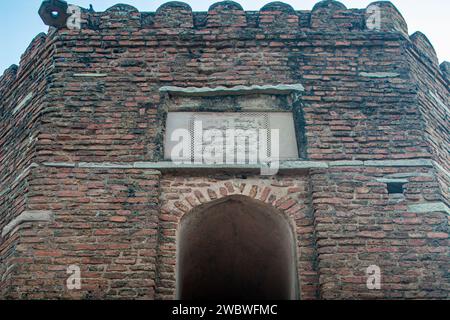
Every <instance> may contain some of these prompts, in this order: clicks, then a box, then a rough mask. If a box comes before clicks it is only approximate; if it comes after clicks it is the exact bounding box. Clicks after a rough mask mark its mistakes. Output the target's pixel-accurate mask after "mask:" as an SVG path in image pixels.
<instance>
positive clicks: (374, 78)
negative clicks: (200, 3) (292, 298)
mask: <svg viewBox="0 0 450 320" xmlns="http://www.w3.org/2000/svg"><path fill="white" fill-rule="evenodd" d="M323 4H324V3H321V4H319V5H318V6H316V7H315V8H314V9H313V10H312V12H307V11H301V12H298V11H294V10H293V9H292V8H290V7H289V6H287V5H278V4H277V5H270V6H266V7H265V8H264V9H262V10H261V12H244V11H242V8H240V6H239V5H237V4H234V3H229V2H227V3H222V4H221V5H216V6H214V7H213V8H212V9H211V10H210V12H209V13H192V12H191V10H190V8H188V7H186V6H178V5H177V6H174V4H172V5H170V4H169V5H165V6H163V7H161V8H160V9H159V10H158V11H157V12H156V13H144V12H138V11H137V10H136V9H134V8H133V7H130V6H126V5H118V6H114V7H112V8H110V9H109V10H107V11H106V12H101V13H88V12H87V11H84V12H83V16H84V18H85V19H86V20H87V23H85V24H83V27H82V29H81V30H68V29H61V30H54V29H51V32H50V33H49V35H48V36H47V37H44V36H39V37H38V38H36V40H34V41H33V43H32V45H31V46H30V49H29V50H27V52H26V54H25V55H24V57H23V58H22V61H21V64H20V67H19V68H18V70H16V68H14V67H13V68H10V69H9V70H8V71H7V72H6V73H5V75H4V76H3V77H2V78H0V97H1V108H0V110H1V134H0V145H1V152H0V159H1V161H0V177H1V188H2V189H1V190H0V227H1V228H2V229H4V227H5V226H6V225H8V224H9V223H10V222H11V221H12V220H13V219H14V218H15V217H17V216H18V215H19V214H20V213H21V212H23V211H25V210H50V211H51V212H52V221H48V222H32V223H31V222H26V223H22V224H20V225H19V226H18V229H17V230H15V231H13V232H11V233H9V234H8V235H6V236H4V237H3V238H2V239H1V240H0V254H1V259H2V263H1V264H0V265H1V267H0V277H1V279H2V280H1V283H0V294H1V296H2V297H8V298H43V297H47V298H59V297H64V298H148V299H152V298H160V299H167V298H173V296H174V288H175V283H174V281H175V279H174V276H175V271H174V268H175V263H176V261H175V260H174V259H175V256H174V244H175V238H174V236H175V230H176V227H177V221H178V220H177V219H178V218H179V214H181V213H180V208H177V209H174V208H172V209H173V210H172V209H171V210H169V212H166V211H167V208H166V207H165V205H167V204H168V203H169V202H170V201H169V197H173V198H175V197H179V198H180V201H185V202H186V201H188V202H189V199H190V197H192V192H191V191H192V190H194V189H195V188H191V187H190V186H189V188H191V189H192V190H191V191H189V192H188V191H185V189H184V188H183V186H184V185H186V184H189V183H191V182H192V181H194V183H204V184H208V186H210V187H211V188H219V189H218V191H217V190H216V194H217V195H218V196H219V195H220V186H221V187H222V188H225V189H227V186H226V185H225V182H227V181H228V182H230V183H231V184H232V185H233V186H232V188H233V190H235V191H236V192H238V191H237V189H236V187H237V186H236V183H238V181H239V180H238V179H236V178H234V176H233V175H231V176H229V177H228V178H227V180H218V178H217V177H215V175H216V174H217V173H213V176H212V177H211V176H209V175H207V174H206V173H205V174H199V173H195V174H193V173H179V174H178V175H177V174H173V173H166V172H162V173H160V172H154V171H152V170H146V169H136V168H133V164H132V162H136V161H149V162H151V161H157V160H160V159H161V152H160V148H159V145H158V143H159V141H161V134H162V132H163V127H164V122H163V119H164V116H163V115H162V114H161V112H162V107H161V103H162V96H161V94H160V92H159V88H161V87H162V86H167V85H172V86H179V87H188V86H195V87H205V86H208V87H215V86H219V85H221V86H227V87H230V86H236V85H255V84H259V85H266V84H272V85H275V84H297V83H301V84H302V85H303V86H304V87H305V92H303V94H302V96H301V98H300V101H301V105H300V104H299V105H298V106H297V107H301V108H303V114H304V118H305V133H306V154H307V159H306V160H309V161H335V160H345V161H357V160H358V161H359V162H353V163H352V164H348V165H346V164H345V163H344V164H341V166H340V167H330V168H328V169H320V170H319V169H314V170H308V169H305V170H301V174H299V173H298V172H297V173H292V172H291V171H288V173H287V174H284V175H279V176H277V177H275V178H274V181H276V182H277V183H279V184H280V185H279V186H272V189H277V190H279V192H280V195H282V198H283V197H285V196H288V195H289V196H290V197H293V200H294V201H295V204H293V206H292V207H290V208H287V209H286V210H287V211H286V213H287V214H288V215H291V216H292V219H293V223H294V225H295V226H296V230H297V233H298V258H299V268H298V271H299V279H300V287H301V296H302V298H306V299H314V298H326V299H342V298H443V297H444V298H445V297H448V294H449V276H448V266H449V260H448V257H449V254H448V253H449V252H448V234H449V224H448V213H445V212H444V211H443V209H442V208H441V209H437V210H438V211H430V210H431V209H430V210H428V211H427V212H421V211H420V210H419V209H412V208H414V207H411V206H412V205H417V204H424V203H425V204H433V203H436V202H439V203H441V202H447V203H448V186H449V179H448V170H449V168H448V160H449V159H448V156H447V155H448V153H446V150H447V149H448V143H449V138H448V130H446V126H445V121H446V118H445V114H444V110H443V108H442V105H441V104H439V102H438V101H436V99H434V98H433V97H430V96H429V95H427V90H426V89H424V88H425V87H429V88H432V91H433V92H436V93H437V96H438V97H439V98H440V99H441V100H442V102H443V103H444V104H447V105H448V83H447V85H446V84H445V83H444V82H443V81H444V80H443V78H442V74H441V71H440V70H439V67H438V66H437V64H436V61H435V59H436V58H435V57H434V56H433V51H432V50H430V48H429V47H428V45H427V42H426V41H424V40H423V38H422V37H420V36H417V35H416V36H414V37H411V38H410V37H408V35H407V27H406V23H405V22H404V20H403V18H402V17H401V15H400V14H399V13H398V12H397V11H396V9H395V8H393V6H392V5H390V4H389V3H384V4H382V13H383V15H382V22H383V23H382V25H381V30H379V31H377V30H368V29H367V27H366V25H365V16H366V13H365V10H356V9H352V10H347V9H345V8H344V7H342V6H341V5H339V4H337V3H336V2H331V4H330V5H327V6H324V5H323ZM422 56H423V57H422ZM424 57H425V58H424ZM30 92H33V97H32V99H31V100H29V101H28V102H27V103H26V104H24V105H23V106H22V108H21V109H20V110H19V112H17V113H15V114H13V110H14V109H15V108H16V107H17V106H20V105H21V102H22V101H23V99H24V98H26V96H27V95H28V94H29V93H30ZM408 159H410V160H414V159H432V160H434V161H436V163H438V164H439V167H437V166H436V167H435V168H433V167H431V166H430V165H428V162H427V165H425V164H424V165H415V166H413V167H410V166H406V165H405V163H404V162H402V163H401V164H399V163H397V164H392V163H391V164H390V165H388V166H386V163H384V164H383V163H376V164H371V165H369V164H367V163H363V162H362V161H370V160H408ZM46 162H64V164H63V165H61V164H60V165H51V164H50V165H49V164H47V165H45V163H46ZM81 162H91V163H94V162H120V164H119V165H116V166H115V167H114V168H109V169H107V168H104V167H103V168H98V167H95V166H93V167H89V168H88V167H86V166H84V167H83V166H81V167H80V163H81ZM32 163H37V164H38V166H37V167H32V168H30V170H26V168H28V167H29V166H30V165H31V164H32ZM441 167H442V168H444V170H441V169H439V168H441ZM445 170H447V173H446V172H445ZM160 175H162V178H161V179H162V180H161V186H160V185H159V179H160ZM386 177H387V178H388V179H392V177H394V178H395V179H397V178H398V177H402V179H404V178H405V177H406V179H407V180H408V182H407V184H406V185H405V188H406V191H405V194H404V196H403V197H394V196H391V195H388V194H387V189H386V182H380V179H386ZM252 179H254V180H253V182H252V185H253V184H254V185H255V186H257V188H256V191H255V192H256V193H255V194H254V196H255V197H256V198H258V197H261V196H262V193H263V190H264V189H263V188H262V186H263V185H264V183H265V182H267V181H266V180H265V179H263V178H262V177H257V176H252ZM382 181H383V180H382ZM222 184H223V185H222ZM285 185H286V186H285ZM205 187H206V186H205ZM189 188H188V189H189ZM296 188H299V189H298V190H297V189H296ZM290 189H291V191H292V190H294V189H295V190H296V191H295V192H292V194H291V192H290V191H289V190H290ZM4 190H6V191H5V193H2V191H4ZM247 191H248V195H250V196H253V193H254V191H251V189H250V190H247ZM247 191H246V192H247ZM226 192H228V191H226ZM239 192H240V191H239ZM250 192H252V193H250ZM186 196H187V198H186V199H185V197H186ZM194 196H195V192H194ZM204 196H205V197H206V196H207V195H206V194H204ZM208 197H210V196H209V195H208ZM172 200H175V199H172ZM266 200H267V199H266ZM277 200H279V197H277ZM194 201H195V198H194ZM267 201H268V202H271V203H272V204H273V205H275V206H277V204H276V203H274V201H275V199H272V200H267ZM283 203H284V202H283ZM288 203H289V202H288ZM289 204H290V203H289ZM190 205H191V204H190ZM280 205H283V204H282V203H280ZM286 205H288V204H286ZM191 206H192V205H191ZM293 208H297V209H295V210H294V209H293ZM416 208H417V207H416ZM289 210H291V211H295V212H290V211H289ZM414 210H418V211H414ZM158 230H159V231H158ZM158 239H159V241H158ZM69 264H76V265H78V264H79V265H80V267H81V269H82V270H81V271H82V274H83V280H82V281H83V288H82V290H78V291H77V290H75V291H69V290H67V288H66V286H65V280H66V279H67V277H68V275H67V274H66V269H67V266H68V265H69ZM370 264H376V265H379V266H380V267H381V268H382V272H383V280H382V283H383V284H382V290H380V291H370V290H367V288H366V285H365V281H366V276H365V268H367V266H368V265H370Z"/></svg>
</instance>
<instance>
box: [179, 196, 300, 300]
mask: <svg viewBox="0 0 450 320" xmlns="http://www.w3.org/2000/svg"><path fill="white" fill-rule="evenodd" d="M177 251H178V252H177V256H178V258H177V298H179V299H187V300H196V299H208V300H211V299H246V300H247V299H279V300H288V299H296V298H297V297H298V290H297V288H298V283H297V272H296V254H295V240H294V236H293V232H292V230H291V227H290V225H289V223H288V221H287V219H286V218H285V216H284V215H283V214H282V213H281V212H279V211H278V210H276V209H275V208H273V207H271V206H269V205H267V204H265V203H263V202H261V201H257V200H254V199H252V198H249V197H245V196H240V195H233V196H229V197H225V198H222V199H219V200H216V201H213V202H210V203H208V204H204V205H201V206H198V207H196V208H194V209H193V210H192V211H191V212H189V213H188V214H186V215H185V216H184V217H183V218H182V219H181V223H180V227H179V232H178V246H177Z"/></svg>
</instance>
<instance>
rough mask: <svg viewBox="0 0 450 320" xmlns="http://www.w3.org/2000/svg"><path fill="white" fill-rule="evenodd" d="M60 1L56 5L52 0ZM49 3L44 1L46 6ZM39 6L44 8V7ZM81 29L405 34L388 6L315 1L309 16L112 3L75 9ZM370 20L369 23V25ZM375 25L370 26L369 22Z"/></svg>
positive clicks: (227, 4) (279, 9)
mask: <svg viewBox="0 0 450 320" xmlns="http://www.w3.org/2000/svg"><path fill="white" fill-rule="evenodd" d="M54 1H57V2H58V1H61V0H54ZM47 2H48V1H45V2H44V4H45V3H47ZM44 4H43V5H44ZM80 11H81V15H82V19H81V22H82V29H94V30H98V29H100V30H101V29H115V28H127V27H128V28H142V29H151V28H154V29H161V28H185V29H205V28H206V29H211V28H252V29H254V28H261V29H268V28H271V29H272V31H273V32H277V31H279V30H286V29H289V30H290V31H291V32H293V31H295V30H304V31H307V30H311V31H323V32H326V31H330V32H335V31H338V30H341V31H342V32H345V31H348V30H351V31H367V30H369V31H377V32H400V33H402V34H404V35H405V36H407V35H408V28H407V25H406V22H405V20H404V19H403V17H402V16H401V14H400V13H399V12H398V10H397V9H396V8H395V6H394V5H393V4H391V3H390V2H386V1H379V2H374V3H372V4H371V5H369V7H368V8H367V9H347V8H346V7H345V5H343V4H342V3H340V2H338V1H334V0H323V1H320V2H318V3H317V4H316V5H315V6H314V7H313V8H312V10H311V11H305V10H302V11H297V10H295V9H294V8H293V7H292V6H291V5H289V4H286V3H283V2H279V1H275V2H270V3H267V4H265V5H263V6H262V8H261V9H260V10H259V11H244V9H243V7H242V6H241V5H240V4H239V3H237V2H234V1H221V2H217V3H215V4H213V5H211V6H210V8H209V9H208V11H207V12H192V9H191V7H190V6H189V5H188V4H186V3H184V2H179V1H171V2H167V3H165V4H163V5H161V6H160V7H159V8H158V9H157V10H156V12H139V11H138V10H137V9H136V8H135V7H133V6H130V5H125V4H117V5H114V6H112V7H110V8H109V9H107V10H106V11H104V12H94V11H93V10H87V9H83V8H80ZM42 18H43V20H44V23H46V24H48V25H51V26H54V27H56V28H59V29H61V28H64V27H61V26H60V21H59V20H56V18H55V20H54V21H53V22H52V21H51V20H49V19H48V17H42ZM373 19H375V20H376V21H372V20H373ZM368 21H369V23H368ZM370 21H372V22H374V24H375V25H376V28H374V27H373V24H372V22H370Z"/></svg>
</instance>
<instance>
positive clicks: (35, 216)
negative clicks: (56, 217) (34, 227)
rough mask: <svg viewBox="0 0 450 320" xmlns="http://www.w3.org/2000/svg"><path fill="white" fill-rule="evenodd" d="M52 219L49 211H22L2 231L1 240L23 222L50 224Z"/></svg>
mask: <svg viewBox="0 0 450 320" xmlns="http://www.w3.org/2000/svg"><path fill="white" fill-rule="evenodd" d="M52 218H53V213H52V212H51V211H24V212H22V213H21V214H20V215H19V216H18V217H16V218H14V219H13V220H11V222H10V223H8V224H7V225H6V226H5V227H4V228H3V230H2V238H5V237H6V236H7V235H8V234H10V233H11V232H13V231H14V230H15V229H16V227H18V226H19V225H21V224H22V223H25V222H50V221H51V220H52Z"/></svg>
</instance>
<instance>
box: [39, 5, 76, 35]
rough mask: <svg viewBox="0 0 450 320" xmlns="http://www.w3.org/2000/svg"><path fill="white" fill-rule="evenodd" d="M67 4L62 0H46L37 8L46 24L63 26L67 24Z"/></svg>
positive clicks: (57, 26) (56, 26)
mask: <svg viewBox="0 0 450 320" xmlns="http://www.w3.org/2000/svg"><path fill="white" fill-rule="evenodd" d="M68 7H69V6H68V4H67V2H65V1H62V0H46V1H44V2H42V4H41V7H40V8H39V16H40V17H41V19H42V21H44V23H45V24H46V25H48V26H52V27H55V28H63V27H65V26H66V25H67V19H68V18H69V14H68V13H67V9H68Z"/></svg>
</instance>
